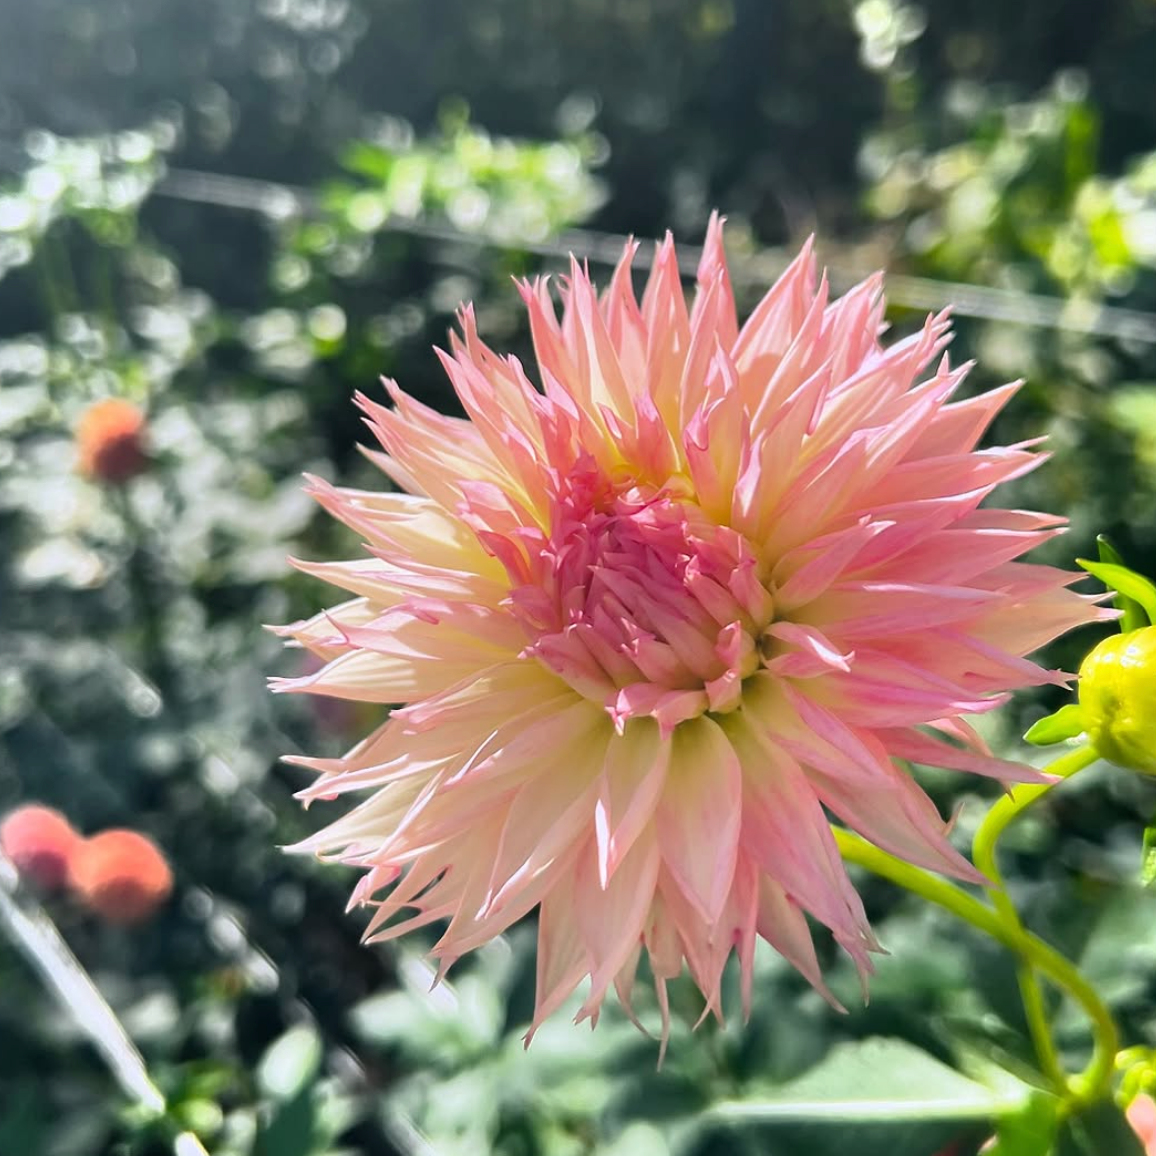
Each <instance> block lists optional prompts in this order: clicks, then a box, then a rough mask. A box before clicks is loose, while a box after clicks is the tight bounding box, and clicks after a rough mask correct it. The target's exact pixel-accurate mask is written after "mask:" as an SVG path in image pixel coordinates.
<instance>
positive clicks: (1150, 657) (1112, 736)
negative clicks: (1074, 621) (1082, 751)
mask: <svg viewBox="0 0 1156 1156" xmlns="http://www.w3.org/2000/svg"><path fill="white" fill-rule="evenodd" d="M1080 709H1081V714H1082V715H1083V722H1084V728H1085V730H1086V731H1087V733H1088V738H1089V739H1090V740H1091V743H1092V746H1094V747H1095V748H1096V750H1097V751H1098V752H1099V753H1100V754H1101V755H1102V756H1103V757H1104V758H1106V759H1109V760H1110V761H1111V762H1113V763H1118V764H1119V765H1120V766H1122V767H1129V768H1130V769H1132V770H1134V771H1143V772H1144V773H1145V774H1148V775H1156V626H1145V627H1144V628H1143V629H1141V630H1133V631H1131V632H1130V633H1128V634H1115V635H1113V636H1112V637H1111V638H1105V639H1104V641H1103V642H1101V643H1100V645H1099V646H1097V647H1096V648H1095V649H1094V650H1093V651H1092V652H1091V653H1090V654H1089V655H1088V657H1087V658H1085V659H1084V662H1083V664H1082V665H1081V667H1080Z"/></svg>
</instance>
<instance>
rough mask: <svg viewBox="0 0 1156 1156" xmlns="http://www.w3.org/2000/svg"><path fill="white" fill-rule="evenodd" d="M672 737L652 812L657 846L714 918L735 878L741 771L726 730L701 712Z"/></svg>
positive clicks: (681, 884)
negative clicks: (658, 798) (663, 779)
mask: <svg viewBox="0 0 1156 1156" xmlns="http://www.w3.org/2000/svg"><path fill="white" fill-rule="evenodd" d="M671 742H672V745H671V752H670V766H669V769H668V771H667V775H666V785H665V787H664V789H663V793H662V799H661V801H660V803H659V805H658V810H657V812H656V815H655V822H656V824H657V831H658V840H659V846H660V847H661V849H662V854H663V860H664V861H665V863H666V865H667V868H668V870H669V871H670V873H671V875H672V877H673V878H674V880H675V882H676V883H677V884H678V886H679V888H680V889H681V890H682V892H683V893H684V894H685V895H686V897H687V899H688V900H689V901H690V903H691V904H692V905H693V906H694V907H695V909H696V910H697V911H699V912H700V913H701V915H702V918H703V919H705V920H706V921H707V922H708V923H713V922H714V920H715V919H716V918H717V916H718V914H719V912H720V911H721V910H722V907H723V904H724V903H725V902H726V898H727V894H728V892H729V891H730V886H731V880H732V879H733V877H734V870H735V859H736V856H737V854H738V836H739V822H740V818H741V812H742V803H741V798H742V771H741V768H740V767H739V761H738V757H737V756H736V755H735V752H734V749H733V748H732V747H731V745H730V743H729V742H728V741H727V738H726V735H724V734H723V732H722V730H721V729H720V728H719V726H718V724H717V723H715V722H713V721H712V720H711V719H709V718H706V717H705V716H704V717H701V718H696V719H693V720H690V721H688V722H686V723H684V724H683V725H682V726H681V727H680V728H678V730H676V731H675V733H674V737H673V739H672V740H671Z"/></svg>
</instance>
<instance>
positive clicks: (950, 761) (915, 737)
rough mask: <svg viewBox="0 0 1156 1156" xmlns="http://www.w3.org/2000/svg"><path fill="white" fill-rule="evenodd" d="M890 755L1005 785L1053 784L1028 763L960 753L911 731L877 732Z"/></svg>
mask: <svg viewBox="0 0 1156 1156" xmlns="http://www.w3.org/2000/svg"><path fill="white" fill-rule="evenodd" d="M876 733H877V735H878V737H879V739H880V740H881V741H882V742H883V743H884V744H885V745H886V747H887V749H888V750H889V751H890V752H891V754H892V755H893V756H894V757H896V758H900V759H910V760H911V761H912V762H913V763H922V764H923V765H924V766H929V767H950V768H951V769H952V770H957V771H970V772H971V773H972V774H973V775H984V776H985V777H987V778H991V779H999V780H1000V782H1004V783H1046V782H1051V781H1052V780H1051V779H1049V777H1048V776H1047V775H1044V774H1041V773H1040V772H1039V771H1037V770H1036V768H1035V767H1031V766H1029V765H1028V764H1027V763H1016V762H1012V761H1010V760H1008V759H997V758H996V757H995V756H994V755H985V754H976V753H974V752H972V751H967V750H961V749H960V748H959V747H954V746H951V745H949V744H948V743H943V742H940V741H939V740H938V739H934V738H932V737H931V736H929V735H925V734H922V733H920V732H919V731H917V730H915V729H914V728H911V727H906V728H899V727H897V728H890V729H889V728H886V727H885V728H883V729H881V730H879V731H877V732H876Z"/></svg>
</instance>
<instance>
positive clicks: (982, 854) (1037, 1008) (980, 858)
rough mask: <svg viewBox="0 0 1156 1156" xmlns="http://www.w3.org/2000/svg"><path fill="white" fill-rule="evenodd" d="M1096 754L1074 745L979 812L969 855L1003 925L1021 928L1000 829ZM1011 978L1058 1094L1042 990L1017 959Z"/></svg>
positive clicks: (1060, 1081) (1058, 1073) (1062, 1078)
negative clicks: (1007, 882)
mask: <svg viewBox="0 0 1156 1156" xmlns="http://www.w3.org/2000/svg"><path fill="white" fill-rule="evenodd" d="M1098 757H1099V756H1098V755H1097V754H1096V752H1095V751H1094V750H1092V748H1091V747H1080V748H1078V749H1076V750H1073V751H1069V752H1067V753H1066V754H1064V755H1061V756H1060V757H1059V758H1058V759H1055V760H1054V761H1053V762H1052V763H1051V764H1049V765H1048V767H1047V768H1046V771H1047V773H1048V774H1052V775H1055V776H1056V781H1053V782H1048V783H1020V784H1018V785H1017V786H1016V787H1014V788H1013V789H1012V790H1011V791H1010V792H1009V793H1008V794H1007V795H1005V796H1004V797H1003V798H1002V799H1000V800H998V801H997V802H996V803H995V804H994V805H993V806H992V808H991V810H990V811H988V813H987V814H986V815H985V816H984V818H983V822H981V823H980V825H979V828H978V830H977V831H976V833H975V839H974V841H973V843H972V858H973V859H974V860H975V865H976V867H978V868H979V870H980V871H982V872H983V873H984V875H986V876H987V877H988V879H989V880H990V883H991V890H990V892H989V894H990V895H991V901H992V906H994V907H995V909H996V911H997V913H998V914H999V916H1000V918H1001V919H1003V920H1004V922H1006V923H1007V924H1008V925H1009V926H1011V927H1016V928H1020V929H1021V930H1022V928H1023V923H1022V922H1021V920H1020V917H1019V912H1017V911H1016V908H1015V904H1014V903H1012V901H1011V899H1010V897H1009V896H1008V893H1007V891H1006V889H1005V886H1004V881H1003V876H1002V875H1001V874H1000V870H999V863H998V862H997V860H996V844H997V843H998V842H999V837H1000V835H1002V834H1003V832H1004V830H1005V828H1006V827H1007V826H1008V824H1009V823H1010V822H1011V821H1012V820H1013V819H1014V818H1015V817H1016V816H1017V815H1019V814H1020V813H1021V812H1022V811H1024V810H1025V809H1026V808H1027V807H1030V806H1031V805H1032V803H1034V802H1035V801H1036V800H1037V799H1039V798H1041V797H1042V796H1043V795H1045V794H1047V792H1048V791H1050V790H1051V789H1052V788H1053V787H1054V786H1056V785H1057V782H1060V781H1062V780H1063V779H1066V778H1068V776H1070V775H1074V774H1075V773H1076V772H1077V771H1080V770H1083V768H1084V767H1086V766H1089V765H1090V764H1091V763H1094V762H1095V761H1096V759H1097V758H1098ZM1016 979H1017V981H1018V982H1019V988H1020V995H1021V997H1022V998H1023V1004H1024V1014H1025V1016H1026V1017H1027V1021H1028V1030H1029V1031H1030V1032H1031V1037H1032V1043H1033V1044H1034V1045H1035V1049H1036V1055H1037V1056H1038V1057H1039V1061H1040V1067H1041V1069H1042V1070H1043V1073H1044V1075H1045V1076H1046V1077H1047V1078H1048V1079H1049V1080H1050V1081H1051V1082H1052V1084H1054V1085H1055V1087H1056V1090H1057V1091H1058V1092H1060V1094H1061V1095H1062V1094H1063V1093H1064V1092H1065V1090H1066V1089H1067V1087H1068V1078H1067V1075H1066V1074H1065V1072H1064V1069H1063V1065H1062V1064H1061V1063H1060V1058H1059V1055H1058V1054H1057V1052H1056V1045H1055V1042H1054V1041H1053V1039H1052V1030H1051V1025H1050V1024H1049V1023H1048V1012H1047V1007H1046V1005H1045V1003H1044V995H1043V992H1042V991H1041V990H1040V985H1039V982H1038V980H1037V979H1036V974H1035V971H1034V970H1033V969H1032V968H1031V967H1030V966H1028V965H1027V964H1025V963H1023V962H1021V963H1020V966H1019V967H1018V968H1017V969H1016Z"/></svg>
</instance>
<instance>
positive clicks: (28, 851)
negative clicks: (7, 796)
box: [0, 803, 80, 891]
mask: <svg viewBox="0 0 1156 1156" xmlns="http://www.w3.org/2000/svg"><path fill="white" fill-rule="evenodd" d="M79 843H80V836H79V835H78V834H77V833H76V832H75V831H74V830H73V829H72V824H71V823H69V821H68V820H67V819H66V818H65V817H64V816H63V815H62V814H61V813H60V812H59V811H54V810H53V809H52V808H51V807H42V806H40V805H39V804H35V803H33V804H30V805H28V806H25V807H18V808H17V809H16V810H14V811H11V812H9V814H8V815H7V816H5V818H4V821H3V823H0V847H3V848H4V854H5V855H7V856H8V858H9V859H11V860H12V862H13V863H14V864H15V865H16V869H17V871H19V872H20V875H21V877H22V878H23V879H25V880H26V881H27V882H29V883H32V884H33V885H34V886H36V887H39V888H40V889H42V890H44V891H55V890H56V889H57V888H58V887H60V886H62V885H63V884H64V882H65V880H66V879H67V878H68V874H69V862H70V860H71V858H72V855H73V853H74V852H75V850H76V848H77V846H78V845H79Z"/></svg>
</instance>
